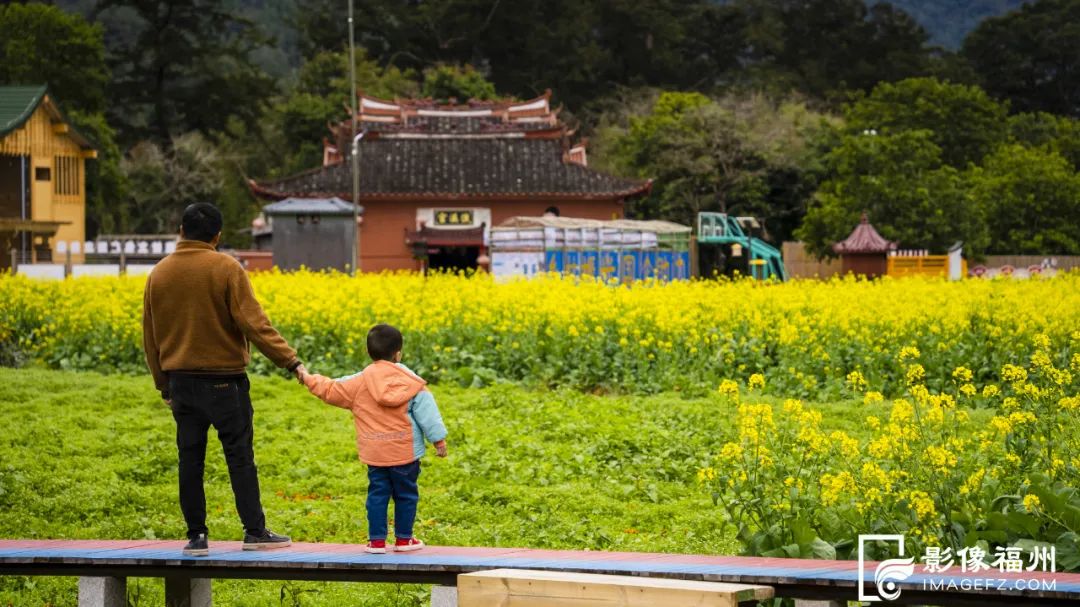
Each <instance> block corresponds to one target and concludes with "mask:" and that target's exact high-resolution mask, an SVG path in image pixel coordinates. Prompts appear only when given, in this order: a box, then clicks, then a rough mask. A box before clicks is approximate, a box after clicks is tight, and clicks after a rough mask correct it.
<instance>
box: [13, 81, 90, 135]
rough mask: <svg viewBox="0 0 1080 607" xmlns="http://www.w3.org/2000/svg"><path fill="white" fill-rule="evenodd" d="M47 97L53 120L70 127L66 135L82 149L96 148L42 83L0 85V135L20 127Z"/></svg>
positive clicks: (48, 108) (47, 105) (47, 106)
mask: <svg viewBox="0 0 1080 607" xmlns="http://www.w3.org/2000/svg"><path fill="white" fill-rule="evenodd" d="M46 97H49V101H48V103H47V104H46V105H45V107H46V108H47V110H48V112H49V115H50V117H51V118H52V119H53V120H54V121H63V122H64V123H65V124H68V126H70V127H71V130H69V131H68V136H70V137H71V138H72V139H74V140H75V143H77V144H79V146H81V147H82V148H84V149H96V148H97V146H95V145H94V143H93V141H91V140H90V139H89V138H87V137H86V136H85V135H83V134H82V133H80V132H79V130H78V129H76V128H75V127H74V126H72V125H71V124H70V123H71V121H70V120H68V117H67V116H65V115H64V112H63V111H61V110H60V107H59V106H58V105H57V103H56V99H55V98H52V96H51V95H49V87H48V86H46V85H44V84H39V85H36V86H0V137H5V136H6V135H7V134H8V133H10V132H12V131H14V130H15V129H17V128H19V127H21V126H22V125H23V124H25V123H26V121H27V120H29V119H30V116H32V115H33V114H34V110H36V109H37V108H38V106H40V105H41V102H42V101H43V100H45V99H46Z"/></svg>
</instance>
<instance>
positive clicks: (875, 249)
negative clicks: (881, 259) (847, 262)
mask: <svg viewBox="0 0 1080 607" xmlns="http://www.w3.org/2000/svg"><path fill="white" fill-rule="evenodd" d="M894 249H896V243H895V242H890V241H888V240H885V238H884V237H882V236H881V234H878V232H877V230H875V229H874V226H872V225H870V220H869V219H868V218H867V217H866V213H863V214H862V219H860V220H859V225H858V226H856V227H855V230H854V231H852V232H851V235H850V236H848V237H847V238H846V239H844V240H842V241H840V242H838V243H836V244H834V245H833V251H834V252H836V253H840V254H843V253H886V252H888V251H892V250H894Z"/></svg>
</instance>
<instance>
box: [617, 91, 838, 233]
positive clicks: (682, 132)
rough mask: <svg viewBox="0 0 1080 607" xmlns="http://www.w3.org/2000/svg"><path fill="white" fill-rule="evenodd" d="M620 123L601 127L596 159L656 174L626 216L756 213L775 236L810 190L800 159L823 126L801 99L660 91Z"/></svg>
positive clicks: (688, 218)
mask: <svg viewBox="0 0 1080 607" xmlns="http://www.w3.org/2000/svg"><path fill="white" fill-rule="evenodd" d="M620 122H621V124H608V125H605V126H604V127H603V128H602V129H601V131H600V134H599V136H598V141H597V146H596V147H597V149H598V151H599V154H598V156H599V157H600V158H601V160H600V164H601V166H604V165H607V166H608V167H609V168H611V169H613V170H615V171H616V172H619V173H622V174H627V175H634V176H638V177H648V178H653V179H654V180H655V186H654V188H653V191H652V193H651V194H650V195H649V197H648V198H646V199H645V200H643V201H637V202H635V203H634V204H633V206H632V207H631V208H630V209H629V211H630V213H631V214H632V215H634V216H637V217H642V218H652V217H662V218H665V219H670V220H673V221H680V222H683V223H687V224H692V223H693V222H694V221H695V220H696V216H697V213H698V212H700V211H721V212H729V213H733V214H746V215H756V216H759V217H764V218H765V223H766V227H767V230H768V231H769V233H770V234H771V235H772V236H773V237H774V238H783V237H785V236H786V235H787V234H788V233H789V232H790V229H791V228H792V227H793V224H795V223H797V222H798V220H799V219H800V218H801V215H802V209H803V208H804V204H805V198H803V197H800V195H799V194H800V193H801V195H802V196H805V195H806V194H807V193H808V192H807V190H808V189H812V187H811V188H807V187H806V184H805V183H804V179H805V175H806V165H805V163H806V161H807V158H808V157H809V156H811V154H810V153H809V151H810V150H811V141H812V139H813V137H814V136H815V133H816V132H817V131H820V130H822V129H823V126H824V118H823V117H822V116H821V115H819V114H815V113H813V112H811V111H809V110H808V109H807V108H806V107H805V106H804V105H802V104H801V103H797V102H785V103H774V102H772V101H770V100H769V99H767V98H765V97H762V96H749V97H728V98H722V99H717V100H714V99H710V98H709V97H706V96H705V95H702V94H700V93H673V92H665V93H662V94H660V95H659V96H658V97H655V101H654V102H653V103H652V104H651V107H649V106H645V107H641V105H640V103H639V105H638V106H637V107H633V109H632V110H631V111H630V112H628V116H627V117H626V118H624V119H623V120H622V121H620ZM792 194H794V195H792ZM777 202H782V203H783V205H780V204H777ZM786 205H790V206H786Z"/></svg>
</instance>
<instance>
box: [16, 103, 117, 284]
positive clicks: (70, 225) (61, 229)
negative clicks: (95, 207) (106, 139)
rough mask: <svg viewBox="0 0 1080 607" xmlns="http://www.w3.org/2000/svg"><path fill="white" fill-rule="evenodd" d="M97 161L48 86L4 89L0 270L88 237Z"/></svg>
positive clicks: (43, 258)
mask: <svg viewBox="0 0 1080 607" xmlns="http://www.w3.org/2000/svg"><path fill="white" fill-rule="evenodd" d="M96 157H97V151H96V150H95V149H94V145H93V143H91V142H90V140H89V139H87V138H86V137H85V136H83V135H82V134H80V133H79V131H78V130H76V129H75V128H74V127H73V126H72V125H71V123H70V122H69V121H68V119H67V118H66V117H65V116H64V113H63V112H61V111H60V106H59V105H58V104H57V103H56V100H55V99H54V98H53V96H52V95H51V94H50V93H49V91H48V88H46V87H45V86H44V85H40V86H0V269H3V268H8V267H11V265H12V263H13V262H15V263H36V262H41V261H46V262H47V261H50V260H51V259H52V258H53V247H54V246H55V244H56V242H57V241H65V242H68V241H75V242H81V241H83V240H84V239H85V238H86V160H87V159H90V158H96ZM12 255H14V257H15V258H14V259H13V258H12ZM75 257H76V259H75V261H80V260H81V256H80V255H76V256H75Z"/></svg>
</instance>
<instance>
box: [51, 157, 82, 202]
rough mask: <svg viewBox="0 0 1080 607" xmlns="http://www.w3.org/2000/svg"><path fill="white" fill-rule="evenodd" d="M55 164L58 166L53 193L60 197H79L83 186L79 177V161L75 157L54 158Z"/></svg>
mask: <svg viewBox="0 0 1080 607" xmlns="http://www.w3.org/2000/svg"><path fill="white" fill-rule="evenodd" d="M53 163H54V164H55V165H56V181H55V182H54V185H53V192H55V193H56V194H58V195H60V196H78V195H79V193H80V191H81V184H82V179H80V175H79V159H78V158H75V157H74V156H56V157H55V158H53Z"/></svg>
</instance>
